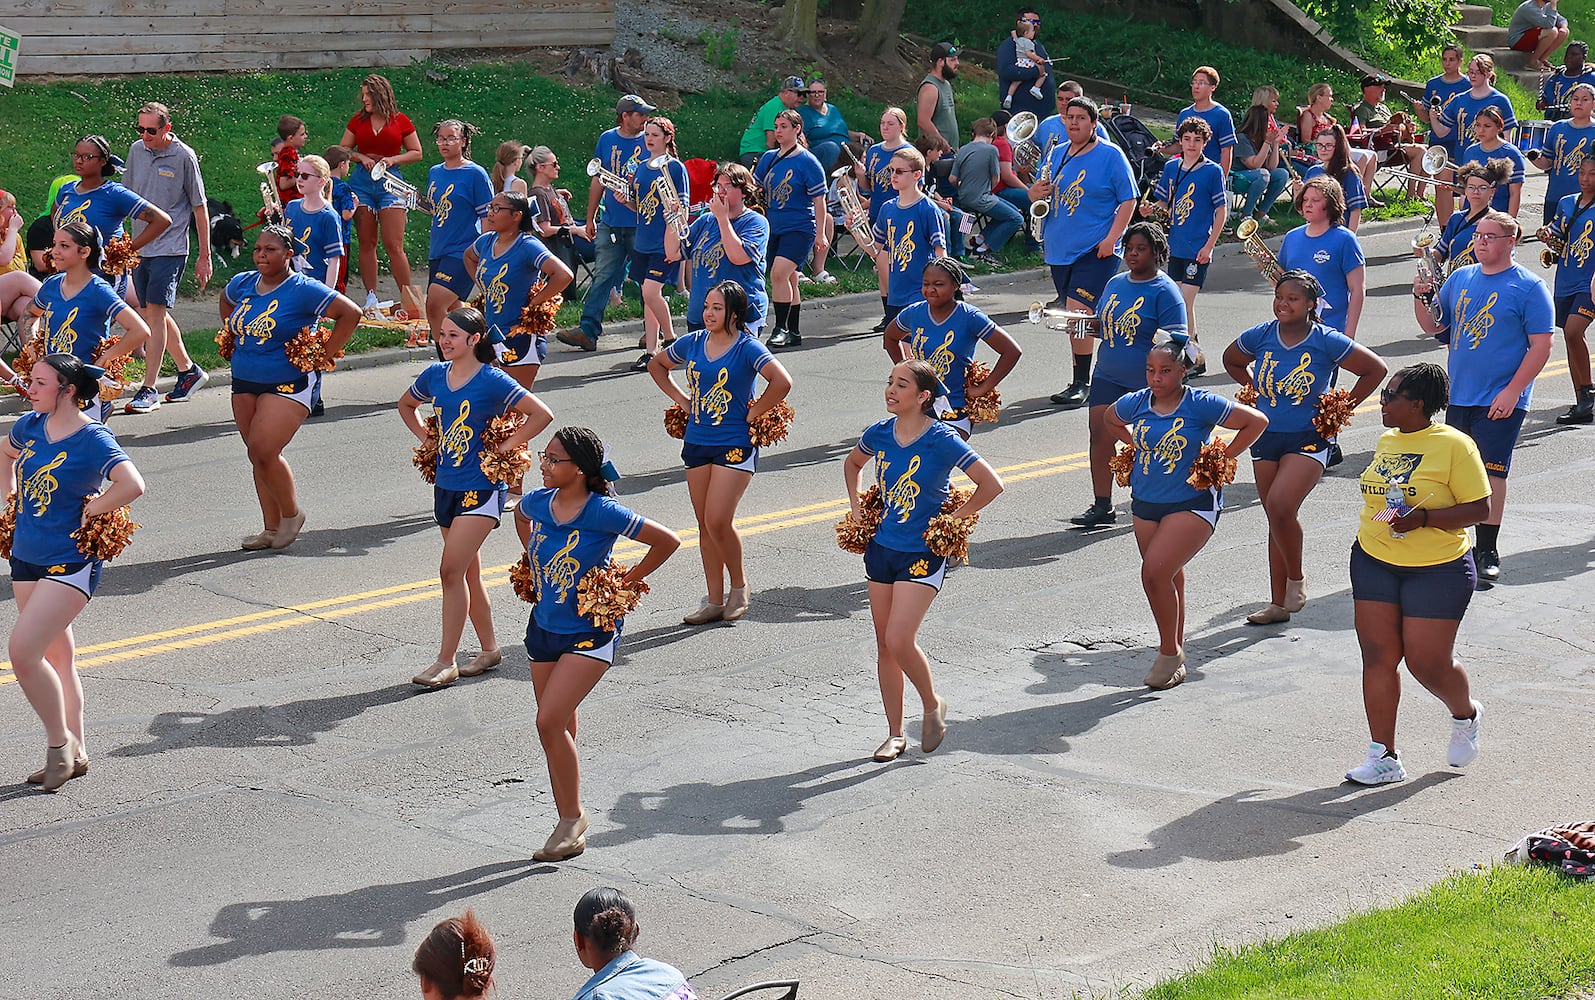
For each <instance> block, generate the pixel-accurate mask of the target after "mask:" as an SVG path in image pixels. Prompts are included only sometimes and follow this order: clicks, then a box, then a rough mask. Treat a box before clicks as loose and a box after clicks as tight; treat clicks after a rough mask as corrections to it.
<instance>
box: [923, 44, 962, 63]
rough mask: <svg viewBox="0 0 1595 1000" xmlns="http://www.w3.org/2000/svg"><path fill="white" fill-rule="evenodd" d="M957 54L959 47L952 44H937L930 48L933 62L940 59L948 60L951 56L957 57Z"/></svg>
mask: <svg viewBox="0 0 1595 1000" xmlns="http://www.w3.org/2000/svg"><path fill="white" fill-rule="evenodd" d="M957 54H958V46H956V45H954V44H953V43H952V42H937V43H936V44H935V45H932V46H931V47H930V61H931V62H935V61H936V60H938V59H946V58H948V57H950V56H956V55H957Z"/></svg>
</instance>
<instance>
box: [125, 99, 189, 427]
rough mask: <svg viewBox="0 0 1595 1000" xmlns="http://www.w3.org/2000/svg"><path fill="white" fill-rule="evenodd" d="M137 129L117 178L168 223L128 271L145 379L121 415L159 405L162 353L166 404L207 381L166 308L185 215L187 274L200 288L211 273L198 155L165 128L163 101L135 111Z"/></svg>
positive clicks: (179, 260) (182, 260)
mask: <svg viewBox="0 0 1595 1000" xmlns="http://www.w3.org/2000/svg"><path fill="white" fill-rule="evenodd" d="M138 132H139V139H138V141H137V142H135V143H133V146H132V148H131V149H129V150H128V151H127V167H126V170H125V172H124V174H123V176H122V183H123V185H124V186H125V187H127V188H128V189H129V190H130V191H133V192H135V193H137V194H139V195H140V196H142V197H143V198H144V200H146V201H148V202H149V203H150V204H152V205H154V206H156V207H157V208H159V209H161V210H162V211H164V212H165V213H166V214H167V215H169V216H171V217H172V224H171V226H170V227H168V228H167V230H166V231H165V232H164V233H162V234H161V235H160V236H157V237H156V238H155V239H153V240H151V241H150V242H149V244H148V245H147V246H145V247H144V248H143V252H142V254H141V255H140V256H141V260H140V261H139V265H138V267H136V268H135V269H134V270H133V293H134V295H135V296H137V299H138V303H137V304H138V305H139V307H140V312H142V313H143V316H144V322H145V323H147V324H149V328H150V340H149V346H148V349H147V350H146V352H145V357H144V384H143V385H142V386H141V387H140V388H139V390H138V391H137V392H135V393H134V394H133V398H132V399H130V400H128V402H127V405H126V406H125V407H123V412H125V413H148V412H150V411H151V410H153V409H155V408H156V407H158V406H160V405H161V404H160V397H159V396H157V394H156V392H155V379H156V377H157V376H159V375H160V371H161V361H162V359H163V358H164V356H165V354H166V353H168V352H169V353H170V354H171V355H172V363H173V364H175V365H176V366H177V385H176V387H175V388H173V390H172V391H171V392H169V393H167V394H166V401H167V402H168V403H181V402H185V401H187V400H188V398H189V396H191V395H192V394H193V393H194V391H195V390H197V389H199V387H200V386H202V385H204V384H205V383H206V382H207V381H209V380H210V375H209V373H207V372H206V371H205V370H204V369H203V368H200V367H199V365H197V364H195V363H194V360H193V359H192V358H190V357H189V356H188V351H187V349H186V348H184V346H183V333H182V331H181V330H180V329H178V326H177V321H176V320H174V319H172V316H171V312H170V310H171V308H172V307H173V306H174V305H176V304H177V283H178V281H179V280H181V278H182V277H183V268H184V266H186V265H187V263H188V249H189V248H188V224H189V219H190V218H191V217H192V219H193V221H194V225H195V228H196V230H197V231H198V233H199V259H198V260H196V261H195V262H194V278H195V280H196V281H198V282H199V287H200V288H201V289H203V288H204V287H205V285H206V284H207V283H208V282H209V281H210V276H211V251H210V211H209V209H208V208H207V207H206V205H205V181H204V180H203V178H201V177H200V173H199V158H198V157H197V156H195V155H194V151H193V150H192V149H190V148H189V147H188V145H187V144H186V143H184V142H183V141H182V140H181V139H179V138H177V136H176V135H175V134H174V133H173V132H172V113H171V112H170V111H169V110H167V108H166V105H164V104H157V103H155V102H153V101H152V102H150V103H149V104H146V105H144V106H143V107H142V108H139V109H138ZM134 225H135V226H140V225H141V223H138V222H134ZM135 235H136V231H135Z"/></svg>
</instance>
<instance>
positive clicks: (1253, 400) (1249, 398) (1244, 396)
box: [1235, 382, 1257, 406]
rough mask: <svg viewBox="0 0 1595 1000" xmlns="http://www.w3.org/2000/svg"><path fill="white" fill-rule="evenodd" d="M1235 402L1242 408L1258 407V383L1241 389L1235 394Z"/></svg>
mask: <svg viewBox="0 0 1595 1000" xmlns="http://www.w3.org/2000/svg"><path fill="white" fill-rule="evenodd" d="M1235 402H1237V403H1239V404H1241V405H1242V406H1256V405H1257V383H1255V382H1252V383H1248V384H1246V385H1243V386H1241V387H1240V390H1239V391H1237V392H1236V393H1235Z"/></svg>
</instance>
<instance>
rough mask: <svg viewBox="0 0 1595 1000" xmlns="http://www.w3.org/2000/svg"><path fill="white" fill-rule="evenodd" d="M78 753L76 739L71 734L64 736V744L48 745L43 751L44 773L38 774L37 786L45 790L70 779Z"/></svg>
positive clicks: (51, 790)
mask: <svg viewBox="0 0 1595 1000" xmlns="http://www.w3.org/2000/svg"><path fill="white" fill-rule="evenodd" d="M77 755H78V741H77V740H75V739H73V738H72V736H71V735H68V736H67V738H66V745H65V746H59V747H50V748H48V749H46V750H45V752H44V773H43V774H41V775H40V776H39V787H40V788H42V789H44V790H45V791H47V792H53V791H55V790H56V789H57V788H60V787H61V786H62V785H64V784H66V783H67V782H68V781H70V780H72V772H73V770H74V769H75V766H76V760H77Z"/></svg>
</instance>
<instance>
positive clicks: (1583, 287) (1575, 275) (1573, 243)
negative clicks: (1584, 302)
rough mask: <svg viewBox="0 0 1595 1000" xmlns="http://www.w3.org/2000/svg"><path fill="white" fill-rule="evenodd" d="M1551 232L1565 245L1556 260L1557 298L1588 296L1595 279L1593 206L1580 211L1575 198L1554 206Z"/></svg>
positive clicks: (1568, 197) (1572, 195) (1582, 208)
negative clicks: (1590, 284)
mask: <svg viewBox="0 0 1595 1000" xmlns="http://www.w3.org/2000/svg"><path fill="white" fill-rule="evenodd" d="M1551 230H1552V231H1553V232H1554V233H1556V235H1557V236H1560V237H1561V238H1562V240H1563V242H1564V243H1565V244H1566V245H1565V246H1563V247H1562V254H1561V256H1560V257H1558V258H1557V260H1556V288H1555V289H1554V292H1555V295H1556V297H1557V298H1562V297H1563V296H1567V295H1579V294H1582V293H1587V292H1588V291H1589V283H1590V278H1591V277H1595V204H1590V205H1584V206H1582V207H1581V206H1580V205H1579V203H1578V195H1576V194H1570V195H1568V196H1567V197H1565V198H1563V199H1562V200H1561V202H1560V204H1558V205H1557V206H1556V217H1555V218H1553V219H1552V220H1551Z"/></svg>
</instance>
